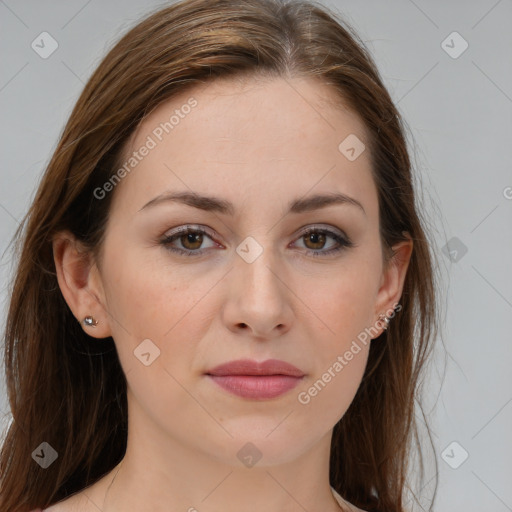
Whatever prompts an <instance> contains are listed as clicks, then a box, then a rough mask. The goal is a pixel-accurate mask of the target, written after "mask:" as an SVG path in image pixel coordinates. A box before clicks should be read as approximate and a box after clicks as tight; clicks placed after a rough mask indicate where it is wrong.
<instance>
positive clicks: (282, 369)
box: [206, 359, 305, 400]
mask: <svg viewBox="0 0 512 512" xmlns="http://www.w3.org/2000/svg"><path fill="white" fill-rule="evenodd" d="M206 375H207V376H208V377H209V378H211V379H212V380H213V381H214V382H215V383H217V384H218V385H219V386H221V387H222V388H224V389H225V390H227V391H229V392H231V393H233V394H235V395H238V396H241V397H243V398H252V399H256V400H267V399H270V398H275V397H277V396H279V395H282V394H283V393H286V392H287V391H289V390H290V389H292V388H294V387H295V386H296V385H297V384H298V383H299V382H300V380H301V379H302V377H304V375H305V374H304V372H303V371H301V370H299V369H298V368H297V367H296V366H293V365H292V364H289V363H287V362H285V361H280V360H278V359H267V360H266V361H263V362H261V363H258V362H257V361H253V360H250V359H239V360H237V361H230V362H229V363H224V364H221V365H219V366H216V367H215V368H213V369H212V370H209V371H208V372H206Z"/></svg>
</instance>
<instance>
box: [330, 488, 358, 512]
mask: <svg viewBox="0 0 512 512" xmlns="http://www.w3.org/2000/svg"><path fill="white" fill-rule="evenodd" d="M331 491H332V494H333V496H334V499H335V500H336V501H337V502H338V504H339V505H340V507H341V508H342V509H343V510H346V509H348V510H349V511H350V512H366V511H365V510H362V509H360V508H357V507H356V506H355V505H352V503H349V502H348V501H345V500H344V499H343V498H342V497H341V495H340V494H339V493H338V492H337V491H336V489H335V488H334V487H331Z"/></svg>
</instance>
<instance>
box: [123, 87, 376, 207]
mask: <svg viewBox="0 0 512 512" xmlns="http://www.w3.org/2000/svg"><path fill="white" fill-rule="evenodd" d="M353 137H356V139H353ZM345 140H349V141H353V140H357V141H359V142H360V143H361V144H366V143H367V142H368V139H367V133H366V129H365V126H364V124H363V122H362V121H361V119H360V118H359V116H358V115H357V114H356V113H354V112H353V111H352V110H350V109H348V108H347V107H345V106H344V105H343V103H341V101H340V98H339V96H338V95H337V92H336V91H335V90H334V89H333V88H331V87H329V86H327V85H324V84H322V83H321V82H319V81H317V80H314V79H297V78H294V79H291V78H272V79H257V78H242V79H240V78H237V79H233V78H231V79H225V78H223V79H220V80H219V79H216V80H213V81H211V82H207V83H204V84H200V85H198V86H195V87H192V88H190V89H189V90H187V91H185V92H182V93H180V95H178V96H175V97H174V98H172V99H171V100H168V101H166V102H165V103H163V104H161V105H160V106H159V107H158V108H157V109H156V110H155V111H153V112H152V113H151V114H150V115H149V116H148V117H147V118H146V119H145V120H144V121H143V122H142V123H141V125H140V126H139V128H138V129H137V130H136V132H135V133H134V134H133V135H132V137H131V139H130V141H129V142H128V144H127V145H126V147H125V151H124V154H123V155H122V159H123V161H124V162H127V161H128V159H129V158H130V157H131V156H132V158H133V152H134V151H135V152H137V151H138V150H139V149H140V148H142V147H144V146H147V147H150V146H151V149H150V150H149V151H144V153H145V156H144V157H143V158H141V159H140V160H139V161H137V163H136V167H134V168H133V170H132V171H131V172H130V175H129V178H127V179H126V180H124V182H123V183H122V187H120V188H129V189H130V190H128V191H127V192H126V193H129V194H130V196H131V198H132V199H134V200H135V195H139V196H140V195H143V196H144V197H147V196H148V195H150V194H153V195H154V194H156V193H161V192H162V191H163V190H164V189H167V190H168V189H172V188H179V189H180V190H183V189H186V188H189V189H190V188H191V189H193V190H194V191H196V192H203V193H206V192H208V193H210V194H212V193H213V192H215V193H216V194H215V195H223V196H226V195H228V194H229V190H233V191H236V192H237V194H238V195H240V194H245V195H247V197H249V195H250V196H254V195H255V194H256V190H258V189H259V188H261V187H262V186H264V185H266V186H267V187H269V186H270V187H272V186H273V187H275V188H278V189H280V191H281V195H282V194H283V193H286V192H287V191H289V192H290V194H293V195H294V196H296V195H297V194H299V195H300V194H305V193H306V192H307V191H308V190H309V189H311V188H313V187H315V186H316V185H315V184H318V186H319V187H320V186H321V187H323V190H324V191H325V190H329V189H333V190H334V189H340V191H343V192H345V193H350V194H352V195H362V194H367V193H368V191H369V189H370V188H371V187H372V183H373V180H372V178H371V170H370V155H369V151H367V150H364V151H362V153H361V154H360V156H359V157H358V158H357V159H355V160H352V161H351V160H350V159H348V158H347V157H346V155H345V154H344V153H343V152H342V151H341V150H340V144H342V143H343V141H345ZM352 145H353V144H352ZM361 147H364V146H361ZM358 150H360V148H358ZM128 182H130V183H131V185H129V184H128ZM117 192H120V191H117ZM117 192H116V193H117ZM223 192H224V193H223ZM230 199H231V200H232V201H233V202H235V200H234V198H233V197H232V198H230ZM138 202H140V201H138Z"/></svg>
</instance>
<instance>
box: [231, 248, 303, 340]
mask: <svg viewBox="0 0 512 512" xmlns="http://www.w3.org/2000/svg"><path fill="white" fill-rule="evenodd" d="M227 278H228V279H229V282H228V284H227V292H226V293H227V297H226V301H225V305H224V309H223V321H224V323H225V325H226V326H227V328H228V329H230V330H231V331H233V332H235V333H237V334H238V335H240V334H243V331H246V332H245V335H246V336H249V337H252V338H260V339H271V338H274V337H277V336H281V335H283V334H284V333H285V332H287V331H288V330H289V329H290V327H291V322H292V318H293V311H292V307H291V304H290V300H291V299H292V296H293V294H292V292H291V290H290V288H289V285H288V284H287V278H286V276H285V275H284V270H283V266H282V265H280V264H278V262H277V261H276V260H275V258H274V257H273V255H272V251H271V249H268V248H266V249H264V250H263V252H262V253H261V254H260V255H259V256H258V257H257V258H256V259H255V260H254V261H252V262H248V261H246V260H244V259H243V258H242V257H240V256H238V255H236V256H235V262H234V268H233V269H232V270H231V272H229V274H228V276H227Z"/></svg>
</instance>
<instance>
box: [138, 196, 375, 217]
mask: <svg viewBox="0 0 512 512" xmlns="http://www.w3.org/2000/svg"><path fill="white" fill-rule="evenodd" d="M166 202H177V203H182V204H186V205H188V206H192V207H193V208H198V209H199V210H204V211H207V212H217V213H221V214H224V215H233V214H234V212H235V207H234V206H233V203H231V202H229V201H227V200H225V199H219V198H216V197H212V196H203V195H200V194H197V193H195V192H165V193H163V194H160V195H158V196H156V197H154V198H153V199H151V201H149V202H147V203H146V204H145V205H144V206H143V207H142V208H141V209H140V210H139V211H142V210H144V209H146V208H149V207H153V206H156V205H158V204H162V203H166ZM341 204H347V205H352V206H356V207H357V208H359V209H360V210H362V212H363V213H364V214H365V215H366V212H365V209H364V208H363V205H362V204H361V203H360V202H359V201H357V199H354V198H353V197H350V196H347V195H346V194H341V193H332V194H317V195H313V196H309V197H306V198H299V199H295V200H293V201H290V203H289V204H288V212H289V213H304V212H310V211H313V210H319V209H321V208H326V207H328V206H332V205H341Z"/></svg>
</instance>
